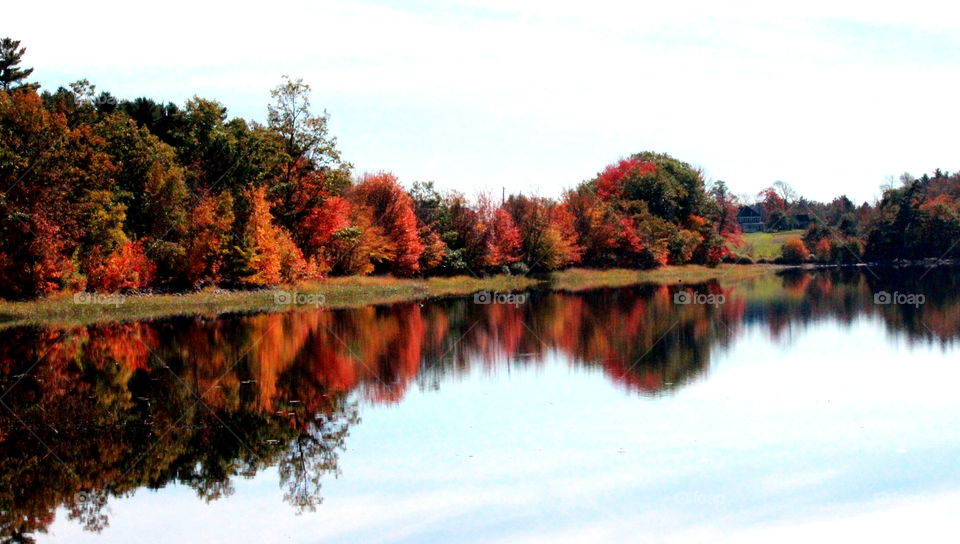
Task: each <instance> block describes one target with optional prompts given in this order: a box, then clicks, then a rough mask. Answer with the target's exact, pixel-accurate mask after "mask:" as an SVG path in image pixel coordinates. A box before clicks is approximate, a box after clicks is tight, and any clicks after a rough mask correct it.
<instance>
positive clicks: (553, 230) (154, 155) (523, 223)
mask: <svg viewBox="0 0 960 544" xmlns="http://www.w3.org/2000/svg"><path fill="white" fill-rule="evenodd" d="M24 52H25V50H24V48H22V47H20V44H19V42H16V41H13V40H9V39H6V40H4V41H3V42H2V43H0V59H2V62H0V82H2V90H0V191H3V192H2V194H0V296H3V297H8V298H31V297H36V296H43V295H47V294H50V293H54V292H58V291H64V290H67V291H69V290H81V289H86V290H94V291H101V292H115V291H139V290H164V291H177V290H188V289H197V288H203V287H207V286H224V287H257V286H269V285H276V284H281V283H297V282H301V281H304V280H309V279H312V278H323V277H326V276H330V275H365V274H393V275H397V276H424V275H453V274H473V275H483V274H490V273H500V272H506V273H514V274H524V273H528V272H544V271H550V270H556V269H560V268H563V267H567V266H571V265H574V264H580V265H585V266H596V267H607V266H625V267H655V266H660V265H664V264H667V263H671V264H683V263H689V262H696V263H705V264H716V263H717V262H719V261H720V260H721V259H722V258H723V257H724V256H726V255H727V254H728V250H727V246H728V243H729V242H730V241H731V240H733V239H734V238H735V237H736V236H737V230H736V225H735V222H734V223H733V224H727V223H725V222H724V220H723V218H724V215H725V214H724V210H723V209H722V204H723V203H722V201H721V200H718V199H717V198H714V197H713V196H712V195H711V194H708V192H707V189H706V184H705V181H704V179H703V176H702V175H701V173H700V172H699V171H698V170H696V169H694V168H692V167H691V166H690V165H689V164H687V163H684V162H682V161H680V160H677V159H675V158H673V157H671V156H669V155H666V154H660V153H652V152H644V153H638V154H634V155H631V156H629V157H627V158H625V159H623V160H620V161H618V162H617V163H615V164H612V165H610V166H608V167H606V168H605V169H603V170H602V171H601V172H600V173H599V174H597V175H596V176H595V177H594V178H592V179H589V180H586V181H584V182H582V183H580V184H579V185H577V186H576V187H574V188H572V189H570V190H568V191H566V192H565V193H564V194H563V196H562V197H561V198H559V199H551V198H544V197H540V196H536V195H527V194H513V195H510V196H509V197H506V198H503V199H500V201H497V200H496V199H494V198H491V197H490V196H486V195H480V196H479V197H477V198H472V199H471V198H467V197H466V196H465V195H463V194H461V193H458V192H454V191H448V192H440V191H438V190H437V189H436V188H435V186H434V185H433V183H432V182H415V183H413V184H412V185H411V186H410V187H409V188H405V187H403V186H402V185H401V184H400V182H399V181H398V179H397V177H396V176H394V175H393V174H391V173H388V172H378V173H366V174H362V175H353V174H352V166H351V165H350V163H348V162H347V161H345V160H344V159H343V158H342V157H341V154H340V152H339V150H338V148H337V145H336V138H334V137H333V136H332V135H330V134H329V132H328V119H329V116H328V115H327V113H326V112H322V113H317V112H315V111H314V110H313V109H312V108H311V104H310V99H309V97H310V87H309V86H308V85H307V84H305V83H304V82H303V81H301V80H299V79H290V78H286V77H285V78H284V79H283V81H282V82H281V84H280V85H279V86H277V87H276V88H275V89H274V90H273V91H272V93H271V95H272V101H271V103H270V104H269V106H268V108H267V121H266V123H259V122H256V121H250V120H246V119H242V118H237V117H234V118H231V117H229V116H228V114H227V109H226V107H224V106H223V105H222V104H221V103H219V102H216V101H214V100H208V99H204V98H199V97H194V98H192V99H190V100H188V101H187V102H186V103H185V104H184V105H183V106H178V105H175V104H172V103H160V102H157V101H154V100H151V99H149V98H137V99H135V100H121V99H118V98H116V97H114V96H113V95H111V94H110V93H107V92H99V93H98V92H97V90H96V88H95V87H94V86H93V85H92V84H90V83H89V82H88V81H85V80H83V81H78V82H75V83H73V84H71V85H69V86H68V87H61V88H59V89H57V90H56V91H53V92H51V91H46V90H41V89H40V88H39V86H38V85H36V84H33V83H29V82H27V81H26V80H27V78H28V77H29V76H30V74H31V72H32V70H23V69H20V68H19V67H18V66H19V63H20V61H21V59H22V56H23V54H24Z"/></svg>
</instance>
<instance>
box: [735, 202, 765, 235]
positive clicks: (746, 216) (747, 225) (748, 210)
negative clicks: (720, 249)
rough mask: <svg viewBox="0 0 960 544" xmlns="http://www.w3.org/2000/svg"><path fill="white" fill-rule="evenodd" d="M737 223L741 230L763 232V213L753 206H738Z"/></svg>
mask: <svg viewBox="0 0 960 544" xmlns="http://www.w3.org/2000/svg"><path fill="white" fill-rule="evenodd" d="M737 223H740V230H742V231H743V232H763V230H764V229H763V214H761V213H760V210H758V209H757V208H756V207H754V206H740V211H739V212H737Z"/></svg>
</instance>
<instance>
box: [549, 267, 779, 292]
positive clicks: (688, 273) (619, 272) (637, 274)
mask: <svg viewBox="0 0 960 544" xmlns="http://www.w3.org/2000/svg"><path fill="white" fill-rule="evenodd" d="M780 268H782V267H778V266H774V265H760V264H754V265H734V264H723V265H720V266H717V267H712V268H711V267H708V266H699V265H684V266H664V267H661V268H657V269H655V270H628V269H623V268H614V269H611V270H590V269H584V268H571V269H569V270H564V271H562V272H555V273H553V275H552V276H551V283H550V287H551V288H552V289H556V290H561V291H579V290H584V289H595V288H599V287H624V286H627V285H634V284H638V283H659V284H666V285H672V284H677V283H700V282H704V281H709V280H718V281H736V280H739V279H744V278H751V277H757V276H763V275H771V274H773V273H775V272H776V271H777V270H779V269H780Z"/></svg>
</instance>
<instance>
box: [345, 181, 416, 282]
mask: <svg viewBox="0 0 960 544" xmlns="http://www.w3.org/2000/svg"><path fill="white" fill-rule="evenodd" d="M350 199H351V201H353V202H356V203H357V204H358V205H360V206H364V207H367V208H369V209H370V211H371V213H372V217H373V218H375V222H376V223H377V224H378V225H379V226H380V227H381V228H382V229H383V231H384V233H385V234H386V237H387V238H388V240H389V243H390V249H391V252H392V253H393V258H392V260H391V262H390V264H389V269H390V271H391V272H393V273H394V274H397V275H400V276H410V275H413V274H415V273H417V272H418V271H419V270H420V256H421V255H422V254H423V249H424V248H423V243H422V242H421V241H420V236H419V233H418V230H417V228H418V225H417V216H416V214H415V213H414V211H413V201H412V200H411V199H410V196H409V195H408V194H407V193H406V192H405V191H404V190H403V187H401V186H400V184H399V183H398V182H397V178H396V176H394V175H393V174H388V173H379V174H373V175H370V174H368V175H364V176H363V177H362V178H361V179H360V182H359V183H358V184H357V185H356V186H354V187H353V189H352V190H351V191H350Z"/></svg>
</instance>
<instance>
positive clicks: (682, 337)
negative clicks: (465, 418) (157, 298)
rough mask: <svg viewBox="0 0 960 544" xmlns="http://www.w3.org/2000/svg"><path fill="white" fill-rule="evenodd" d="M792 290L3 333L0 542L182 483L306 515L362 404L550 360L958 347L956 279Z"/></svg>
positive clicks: (807, 277) (558, 299)
mask: <svg viewBox="0 0 960 544" xmlns="http://www.w3.org/2000/svg"><path fill="white" fill-rule="evenodd" d="M919 275H920V274H919V273H916V274H913V275H910V274H904V273H902V271H900V272H899V273H895V274H878V275H877V276H874V275H872V274H868V273H864V272H860V271H855V270H850V269H840V270H833V271H827V272H817V273H809V272H795V273H788V274H784V275H781V276H777V277H766V278H759V279H756V280H752V281H748V282H740V283H737V284H736V285H733V286H721V285H720V284H718V283H716V282H713V283H706V284H700V285H696V286H686V287H683V288H682V289H684V290H687V291H688V292H695V293H697V294H702V295H722V296H723V297H724V303H723V304H717V305H705V304H686V305H684V304H676V303H675V295H676V293H677V292H678V290H680V289H681V288H680V287H662V286H636V287H630V288H622V289H598V290H591V291H583V292H577V293H564V292H531V293H530V298H529V300H528V301H527V302H526V303H525V304H517V305H512V304H491V305H482V304H474V303H473V301H472V299H453V298H451V299H444V300H439V301H435V302H431V303H424V304H421V303H405V304H396V305H391V306H377V307H365V308H360V309H355V310H336V311H326V310H318V311H314V310H312V309H311V310H310V311H306V310H304V311H298V310H297V311H290V312H286V313H274V314H256V315H239V316H232V317H226V318H220V319H207V318H175V319H167V320H161V321H153V322H140V323H125V324H107V325H94V326H90V327H78V328H71V329H57V328H37V327H32V328H31V327H23V328H13V329H7V330H3V331H0V386H2V392H0V395H3V396H2V397H0V534H2V535H3V537H4V538H5V539H7V540H10V541H29V540H30V535H32V534H35V533H37V532H42V531H44V530H45V528H46V527H47V526H49V525H50V523H52V522H53V519H54V514H55V512H56V510H57V508H58V507H63V508H64V509H65V511H66V512H67V515H68V516H69V517H70V518H71V519H74V520H76V521H77V522H79V523H81V524H83V526H84V527H85V528H87V529H89V530H92V531H99V530H101V529H103V528H104V527H106V526H107V525H108V522H109V520H108V519H107V516H106V514H105V506H106V505H107V503H108V501H109V500H110V498H112V497H123V496H129V495H131V494H132V493H134V492H135V491H136V490H138V489H140V488H148V489H158V488H162V487H164V486H166V485H168V484H170V483H178V484H181V485H186V486H189V487H191V488H192V489H194V490H195V491H196V493H197V495H198V496H199V497H200V498H202V499H203V500H206V501H212V500H217V499H220V498H223V497H228V496H230V495H231V494H232V493H233V490H234V487H233V482H234V481H235V479H236V478H237V477H252V476H253V475H255V474H257V473H258V472H259V471H261V470H263V469H265V468H267V467H277V469H278V473H279V479H280V485H281V486H282V488H283V490H284V493H283V496H284V500H285V501H287V502H288V503H290V504H291V505H292V506H293V507H294V508H295V509H296V510H297V511H298V512H303V511H310V510H313V509H314V508H316V507H317V505H319V504H320V503H321V502H322V493H321V492H322V483H323V480H324V478H328V477H330V476H336V475H337V474H338V471H339V466H338V456H339V454H340V452H342V451H343V450H344V448H345V442H346V438H347V435H348V433H349V430H350V428H351V426H353V425H354V424H356V423H357V422H358V408H357V404H358V403H360V402H371V403H395V402H399V401H400V400H401V399H402V398H403V396H404V394H405V393H406V392H407V390H408V389H409V388H410V387H411V386H413V385H416V384H419V385H420V386H421V387H439V386H441V384H443V383H444V382H445V381H446V380H448V379H450V378H456V377H457V376H460V375H463V374H465V373H467V372H473V371H481V372H494V371H496V369H497V368H499V367H503V366H513V365H521V366H533V365H540V364H543V361H544V360H546V358H547V357H548V356H550V355H551V354H562V357H561V358H562V359H564V360H566V361H569V363H570V364H571V365H576V366H578V367H581V368H584V369H588V370H589V369H593V370H596V371H597V372H602V373H603V374H605V375H606V376H608V377H609V379H611V380H612V381H613V382H614V383H616V384H618V385H619V386H620V387H623V388H625V389H627V390H629V391H633V392H637V393H640V394H643V395H660V394H664V393H665V392H669V391H670V390H672V389H675V388H678V387H681V386H682V385H683V384H685V383H689V382H690V381H691V380H694V379H696V378H697V377H698V376H700V375H701V373H702V372H704V371H705V369H706V368H707V366H708V364H709V361H710V360H711V357H712V356H713V353H714V352H715V350H717V349H718V348H719V349H723V347H724V346H726V345H728V344H729V343H730V342H731V341H732V339H733V338H735V337H736V335H737V332H738V331H739V330H740V329H741V328H743V327H745V326H762V327H765V328H766V329H767V330H768V331H769V333H770V334H771V335H772V336H774V337H778V336H781V335H783V334H784V333H785V332H787V331H789V330H791V329H792V328H793V327H797V326H804V325H806V324H808V323H812V322H815V321H817V320H822V319H826V318H830V319H834V320H837V321H839V322H841V323H852V322H853V321H854V320H856V319H860V318H863V317H868V318H876V319H881V320H882V321H883V323H885V324H886V326H887V327H888V328H889V329H890V330H891V331H892V332H895V333H897V334H903V335H906V337H907V338H909V339H911V341H927V342H941V343H948V342H953V341H955V339H956V338H958V336H960V301H958V295H957V289H956V287H957V281H956V280H955V279H952V274H950V273H949V272H947V271H941V270H934V271H931V272H929V273H928V275H927V277H926V278H923V279H920V278H919ZM880 290H887V291H891V292H893V291H899V292H902V293H924V294H925V295H926V303H925V304H924V305H922V306H919V307H909V306H902V305H878V304H874V299H873V294H874V293H875V292H878V291H880Z"/></svg>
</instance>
